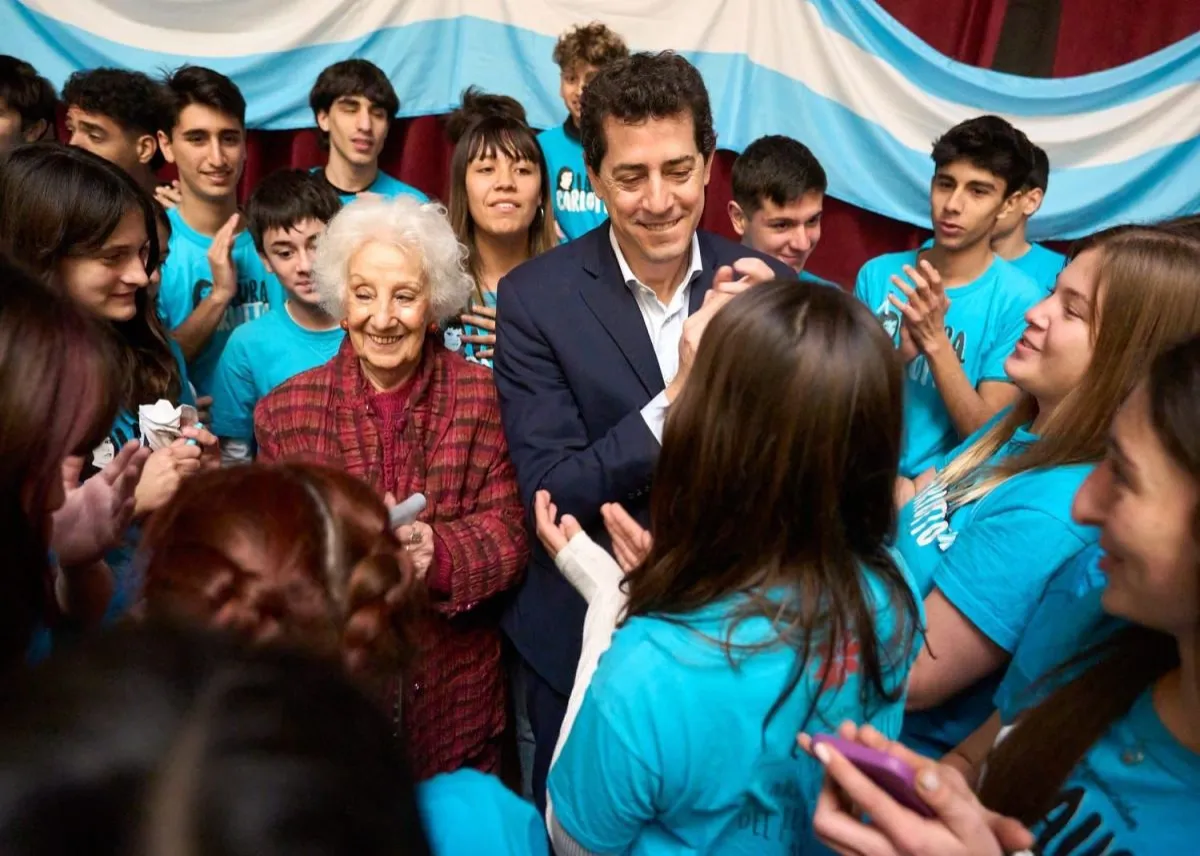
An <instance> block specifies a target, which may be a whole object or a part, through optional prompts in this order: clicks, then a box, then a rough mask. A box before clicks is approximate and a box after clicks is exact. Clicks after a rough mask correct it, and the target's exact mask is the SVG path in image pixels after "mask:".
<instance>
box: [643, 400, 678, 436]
mask: <svg viewBox="0 0 1200 856" xmlns="http://www.w3.org/2000/svg"><path fill="white" fill-rule="evenodd" d="M670 409H671V402H669V401H667V391H666V390H665V389H664V390H663V391H662V392H660V393H659V394H658V395H656V396H654V398H652V399H650V401H649V403H648V404H647V405H646V406H645V407H643V408H642V419H643V420H644V421H645V422H646V427H647V428H649V429H650V433H651V434H653V435H654V439H655V440H657V441H658V445H660V446H661V445H662V438H663V425H665V424H666V422H667V411H668V410H670Z"/></svg>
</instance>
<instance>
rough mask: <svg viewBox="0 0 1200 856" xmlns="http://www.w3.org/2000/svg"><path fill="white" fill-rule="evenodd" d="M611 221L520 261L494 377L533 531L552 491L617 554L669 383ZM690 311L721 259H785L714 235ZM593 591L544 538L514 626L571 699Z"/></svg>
mask: <svg viewBox="0 0 1200 856" xmlns="http://www.w3.org/2000/svg"><path fill="white" fill-rule="evenodd" d="M608 230H609V225H608V223H607V222H606V223H604V224H603V225H602V226H600V227H599V228H596V229H594V230H593V231H591V232H588V233H587V234H586V235H583V236H582V237H580V238H578V239H576V240H574V241H572V242H570V243H568V244H564V245H563V246H560V247H556V248H555V249H553V250H551V251H550V252H548V253H545V254H543V255H541V256H539V257H537V258H535V259H532V260H531V261H528V262H526V263H525V264H523V265H521V266H519V267H518V268H516V269H515V270H513V271H512V272H511V273H509V275H508V276H506V277H504V278H503V279H502V280H500V284H499V289H498V295H497V310H496V316H497V322H496V354H495V358H494V369H495V378H496V389H497V391H498V392H499V397H500V416H501V419H502V420H503V423H504V433H505V436H506V437H507V439H508V450H509V454H510V455H511V456H512V462H513V465H514V467H515V468H516V471H517V484H518V486H519V488H520V492H521V500H522V502H524V503H525V507H526V511H527V512H528V515H529V522H530V526H531V528H532V520H533V499H534V495H535V493H536V492H537V491H538V490H547V491H549V492H550V496H551V497H552V498H553V500H554V503H555V505H557V506H558V511H559V513H560V514H572V515H574V516H575V517H576V518H577V519H578V520H579V522H580V524H581V525H582V526H583V527H584V528H585V529H586V530H587V532H588V534H589V535H590V536H591V537H592V538H593V539H594V540H595V541H596V542H597V543H598V544H600V545H602V546H603V547H604V548H605V549H609V548H610V546H611V542H610V540H609V538H608V533H607V532H606V531H605V528H604V523H603V521H602V519H601V517H600V506H601V505H602V504H604V503H606V502H619V503H621V504H622V505H623V506H624V507H625V509H626V510H627V511H628V512H629V513H630V514H631V515H633V516H634V517H635V518H637V519H638V520H640V521H641V522H642V524H643V525H646V523H647V521H648V516H649V494H650V482H651V478H652V476H653V474H654V467H655V464H656V463H657V461H658V451H659V444H658V441H657V440H656V439H655V438H654V435H653V434H652V433H651V432H650V429H649V428H648V427H647V426H646V423H645V420H643V419H642V415H641V409H642V408H643V407H644V406H645V405H646V404H647V403H648V402H649V401H650V399H652V398H654V396H656V395H658V393H660V392H662V390H663V388H664V386H665V384H664V382H663V377H662V373H661V371H660V370H659V367H658V358H657V357H656V356H655V353H654V347H653V345H652V344H651V342H650V336H649V334H647V332H646V324H645V321H643V320H642V315H641V312H640V311H639V309H638V305H637V301H636V299H635V298H634V296H633V293H632V292H631V291H630V289H629V287H628V286H627V285H626V284H625V280H624V277H622V276H621V269H620V267H619V266H618V264H617V257H616V254H615V253H614V252H613V249H612V244H611V242H610V240H609V232H608ZM698 237H699V243H700V259H701V265H702V271H701V273H700V275H699V277H698V279H697V280H696V281H695V282H694V283H693V284H692V290H691V294H690V295H689V308H688V313H689V314H691V313H692V312H695V311H696V310H697V309H699V308H700V306H701V304H702V303H703V301H704V294H705V292H707V291H708V289H709V287H710V286H711V285H712V278H713V273H714V272H715V271H716V269H717V268H718V267H720V266H721V265H727V264H732V263H733V262H734V261H736V260H738V259H741V258H745V257H747V256H755V257H758V258H761V259H763V260H764V261H766V262H767V263H768V264H770V265H771V267H772V268H773V269H774V270H775V271H776V272H777V273H778V275H779V276H780V277H787V278H794V277H795V276H796V274H795V272H794V271H792V270H791V268H789V267H787V266H786V265H784V264H783V263H782V262H779V261H776V260H775V259H772V258H769V257H768V256H765V255H762V254H761V253H757V252H755V251H753V250H750V249H748V248H746V247H743V246H741V245H740V244H735V243H734V242H732V241H729V240H727V239H725V238H722V237H719V236H717V235H712V234H709V233H706V232H700V233H698ZM586 611H587V607H586V604H585V603H584V600H583V598H582V597H580V596H579V594H578V593H577V592H576V591H575V590H574V589H573V588H572V587H571V584H570V583H568V582H567V581H566V580H565V579H563V577H562V575H561V574H560V573H559V571H558V569H557V568H556V567H555V565H554V561H553V560H552V559H551V558H550V557H549V556H548V555H546V552H545V550H544V549H543V548H542V545H541V543H540V542H539V541H538V540H537V538H536V537H534V538H533V553H532V557H531V560H530V565H529V572H528V574H527V575H526V578H525V580H524V582H523V583H522V584H521V586H520V588H519V589H518V590H517V591H516V592H515V595H514V597H513V599H512V601H511V602H510V604H509V606H508V608H507V609H506V610H505V613H504V616H503V618H502V626H503V628H504V630H505V632H506V633H507V634H508V636H509V638H510V639H511V640H512V641H513V644H514V645H516V647H517V650H518V651H519V652H520V654H521V656H522V657H523V658H524V659H525V661H526V662H527V663H529V665H530V666H532V667H533V668H534V670H536V671H537V673H538V674H539V675H540V676H541V677H542V678H543V679H545V680H546V681H547V682H548V683H549V684H550V685H551V686H552V687H554V688H555V689H556V690H557V691H558V692H560V693H562V694H563V695H569V694H570V692H571V685H572V684H573V683H574V681H575V667H576V665H577V663H578V661H579V649H580V641H581V638H582V634H583V618H584V614H585V613H586Z"/></svg>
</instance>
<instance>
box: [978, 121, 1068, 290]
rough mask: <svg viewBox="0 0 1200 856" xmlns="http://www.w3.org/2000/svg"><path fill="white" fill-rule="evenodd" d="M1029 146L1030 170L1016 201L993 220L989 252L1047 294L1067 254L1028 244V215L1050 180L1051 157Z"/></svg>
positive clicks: (1033, 210) (1037, 147) (1040, 149)
mask: <svg viewBox="0 0 1200 856" xmlns="http://www.w3.org/2000/svg"><path fill="white" fill-rule="evenodd" d="M1022 136H1024V135H1022ZM1026 141H1028V138H1026ZM1029 148H1030V151H1031V152H1032V154H1033V169H1031V170H1030V171H1029V178H1028V179H1027V180H1026V181H1025V184H1024V186H1023V187H1022V188H1021V190H1020V192H1019V193H1018V194H1017V204H1016V205H1015V206H1013V208H1012V210H1011V211H1010V212H1009V213H1007V214H1005V215H1003V216H1002V217H1000V219H998V220H997V221H996V227H995V229H993V230H992V251H993V252H994V253H995V254H996V255H998V256H1000V258H1002V259H1005V260H1006V261H1008V262H1009V263H1010V264H1011V265H1012V266H1013V267H1015V268H1017V269H1018V270H1019V271H1021V272H1022V273H1024V274H1026V275H1027V276H1029V277H1030V278H1031V279H1032V280H1033V281H1034V282H1036V283H1037V284H1038V285H1040V286H1041V287H1042V288H1043V289H1045V291H1046V293H1047V294H1049V293H1050V292H1051V291H1053V290H1054V282H1055V280H1057V279H1058V275H1059V273H1061V272H1062V269H1063V266H1064V265H1066V263H1067V257H1066V256H1064V255H1063V254H1062V253H1056V252H1054V250H1048V249H1046V248H1045V247H1043V246H1042V245H1041V244H1036V243H1031V242H1030V241H1029V239H1028V238H1027V237H1026V236H1025V233H1026V230H1027V228H1028V226H1029V218H1030V217H1032V216H1033V215H1034V214H1036V213H1037V212H1038V209H1039V208H1041V207H1042V200H1043V199H1044V198H1045V196H1046V187H1047V185H1048V184H1049V181H1050V159H1049V158H1048V157H1046V152H1045V151H1044V150H1043V149H1042V148H1041V147H1040V146H1037V145H1034V144H1033V143H1032V142H1030V143H1029Z"/></svg>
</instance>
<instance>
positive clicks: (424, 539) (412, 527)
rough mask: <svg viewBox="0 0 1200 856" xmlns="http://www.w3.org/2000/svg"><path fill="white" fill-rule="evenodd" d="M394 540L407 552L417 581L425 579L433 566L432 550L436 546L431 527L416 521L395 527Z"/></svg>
mask: <svg viewBox="0 0 1200 856" xmlns="http://www.w3.org/2000/svg"><path fill="white" fill-rule="evenodd" d="M396 538H397V539H399V541H400V543H401V544H403V545H404V549H405V550H407V551H408V557H409V558H410V559H412V563H413V570H414V571H416V574H417V579H420V580H423V579H425V575H426V574H428V573H429V566H430V565H432V564H433V550H434V547H435V546H436V545H435V544H434V541H433V527H432V526H430V525H429V524H428V523H422V522H421V521H420V520H416V521H413V522H412V523H406V524H404V525H403V526H397V527H396Z"/></svg>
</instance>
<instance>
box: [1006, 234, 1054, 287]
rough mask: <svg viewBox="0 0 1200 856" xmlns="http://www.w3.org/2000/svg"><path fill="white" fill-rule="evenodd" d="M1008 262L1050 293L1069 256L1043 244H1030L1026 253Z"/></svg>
mask: <svg viewBox="0 0 1200 856" xmlns="http://www.w3.org/2000/svg"><path fill="white" fill-rule="evenodd" d="M1008 263H1009V264H1010V265H1012V266H1013V267H1015V268H1016V269H1017V270H1019V271H1021V272H1022V273H1023V274H1025V275H1026V276H1028V277H1029V278H1030V279H1032V280H1033V281H1034V282H1036V283H1037V284H1038V285H1040V286H1041V287H1042V289H1043V290H1044V291H1045V292H1046V293H1047V294H1049V293H1050V292H1051V291H1053V290H1054V282H1055V280H1057V279H1058V275H1059V274H1060V273H1062V269H1063V267H1064V266H1065V265H1066V263H1067V257H1066V256H1064V255H1063V254H1062V253H1056V252H1054V250H1049V249H1046V248H1045V247H1043V246H1042V245H1041V244H1030V245H1029V249H1028V250H1026V251H1025V255H1023V256H1021V257H1020V258H1015V259H1010V260H1009V262H1008Z"/></svg>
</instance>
